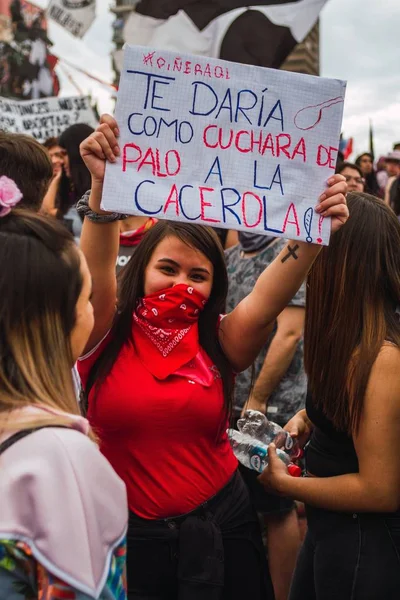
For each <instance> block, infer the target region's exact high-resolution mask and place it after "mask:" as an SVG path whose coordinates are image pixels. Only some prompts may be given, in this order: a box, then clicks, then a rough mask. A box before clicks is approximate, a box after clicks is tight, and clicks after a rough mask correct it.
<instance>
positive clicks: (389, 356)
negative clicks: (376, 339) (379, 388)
mask: <svg viewBox="0 0 400 600" xmlns="http://www.w3.org/2000/svg"><path fill="white" fill-rule="evenodd" d="M399 369H400V348H399V347H398V346H397V345H396V344H394V343H392V342H388V341H385V342H384V343H383V344H382V347H381V349H380V351H379V353H378V356H377V357H376V360H375V363H374V365H373V371H376V372H381V373H386V374H390V373H391V372H392V371H394V372H395V374H396V375H397V377H398V375H399Z"/></svg>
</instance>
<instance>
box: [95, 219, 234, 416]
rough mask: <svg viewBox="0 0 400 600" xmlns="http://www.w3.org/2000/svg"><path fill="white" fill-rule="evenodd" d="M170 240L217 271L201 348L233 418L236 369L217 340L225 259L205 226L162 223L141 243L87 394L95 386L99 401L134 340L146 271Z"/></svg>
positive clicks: (225, 284)
mask: <svg viewBox="0 0 400 600" xmlns="http://www.w3.org/2000/svg"><path fill="white" fill-rule="evenodd" d="M167 236H175V237H177V238H179V239H180V240H181V241H182V242H183V243H184V244H186V245H187V246H189V247H191V248H195V249H196V250H199V251H200V252H201V253H202V254H204V256H206V257H207V259H208V260H209V261H210V262H211V263H212V265H213V267H214V277H213V284H212V288H211V294H210V297H209V300H208V302H207V304H206V306H205V307H204V310H203V311H202V312H201V315H200V318H199V338H200V344H201V346H202V347H203V348H204V350H205V351H206V352H207V354H208V356H209V357H210V358H211V360H212V361H213V362H214V364H215V365H216V367H217V368H218V370H219V372H220V374H221V378H222V383H223V390H224V406H225V411H226V415H227V416H230V413H231V407H232V391H233V377H232V368H231V366H230V363H229V361H228V359H227V358H226V356H225V354H224V353H223V351H222V348H221V346H220V344H219V342H218V336H217V327H218V318H219V315H220V314H221V313H223V311H224V310H225V301H226V296H227V291H228V276H227V271H226V266H225V256H224V252H223V249H222V246H221V244H220V242H219V239H218V236H217V235H216V233H215V232H214V231H213V230H212V229H211V228H209V227H203V226H201V225H192V224H188V223H177V222H172V221H160V222H159V223H157V224H156V225H155V226H154V227H152V228H151V229H150V230H149V231H148V233H147V234H146V235H145V237H144V238H143V240H142V241H141V242H140V244H139V246H138V247H137V249H136V251H135V253H134V255H133V257H132V258H131V260H130V261H129V263H128V264H127V266H126V267H125V268H124V269H123V271H122V274H121V275H122V276H121V278H120V280H119V293H118V311H117V313H116V317H115V320H114V323H113V326H112V330H111V334H110V339H111V341H110V343H109V345H108V346H107V350H106V352H103V353H102V354H101V355H100V357H99V359H98V360H97V362H96V363H95V364H94V366H93V368H92V370H91V372H90V376H89V380H88V386H87V390H86V392H87V394H88V393H89V392H90V388H91V387H92V386H93V388H94V394H95V396H94V398H95V397H96V392H97V390H98V389H99V388H100V386H101V384H102V383H103V382H104V380H105V378H106V377H107V375H108V374H109V373H110V371H111V369H112V366H113V365H114V363H115V361H116V359H117V357H118V354H119V353H120V351H121V348H122V347H123V346H124V344H126V343H127V342H128V341H129V340H132V319H133V312H134V310H135V308H136V306H137V303H138V301H139V300H140V298H142V297H143V295H144V278H145V270H146V267H147V265H148V263H149V261H150V258H151V256H152V254H153V252H154V250H155V248H156V246H158V244H159V243H160V242H161V241H162V240H163V239H164V238H166V237H167ZM94 382H95V383H94ZM93 383H94V385H93Z"/></svg>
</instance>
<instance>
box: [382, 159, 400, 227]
mask: <svg viewBox="0 0 400 600" xmlns="http://www.w3.org/2000/svg"><path fill="white" fill-rule="evenodd" d="M385 161H386V170H387V173H388V175H389V179H388V182H387V185H386V190H385V203H386V204H388V205H389V206H390V207H391V208H392V210H394V212H395V214H396V215H397V216H399V215H400V150H393V152H389V154H388V155H387V156H385Z"/></svg>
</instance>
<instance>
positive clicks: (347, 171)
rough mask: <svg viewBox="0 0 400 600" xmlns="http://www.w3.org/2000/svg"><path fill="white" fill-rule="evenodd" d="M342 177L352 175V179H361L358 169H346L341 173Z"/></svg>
mask: <svg viewBox="0 0 400 600" xmlns="http://www.w3.org/2000/svg"><path fill="white" fill-rule="evenodd" d="M341 175H351V176H352V177H360V173H359V172H358V171H357V169H353V168H352V167H345V168H344V169H343V171H342V172H341Z"/></svg>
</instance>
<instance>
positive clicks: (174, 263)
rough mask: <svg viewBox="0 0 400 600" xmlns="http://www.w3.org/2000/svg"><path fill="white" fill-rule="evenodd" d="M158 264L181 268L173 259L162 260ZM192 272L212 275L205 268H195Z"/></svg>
mask: <svg viewBox="0 0 400 600" xmlns="http://www.w3.org/2000/svg"><path fill="white" fill-rule="evenodd" d="M157 262H159V263H160V262H165V263H168V264H170V265H173V266H174V267H180V266H181V265H180V264H179V263H177V262H176V261H175V260H172V258H160V259H159V260H158V261H157ZM191 271H197V272H200V273H207V275H210V271H209V270H208V269H205V268H204V267H193V269H191Z"/></svg>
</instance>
